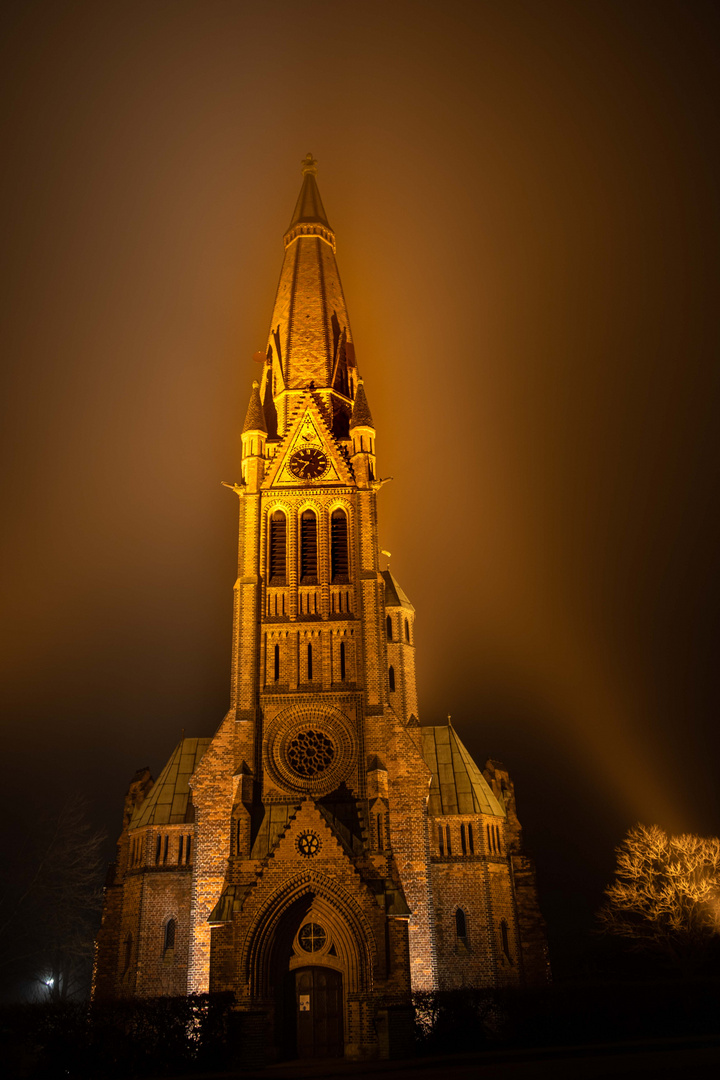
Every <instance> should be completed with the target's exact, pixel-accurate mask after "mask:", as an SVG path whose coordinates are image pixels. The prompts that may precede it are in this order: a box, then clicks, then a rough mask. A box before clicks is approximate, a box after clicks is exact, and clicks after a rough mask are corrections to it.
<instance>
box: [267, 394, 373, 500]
mask: <svg viewBox="0 0 720 1080" xmlns="http://www.w3.org/2000/svg"><path fill="white" fill-rule="evenodd" d="M301 450H311V451H318V452H319V453H321V454H323V455H324V456H325V459H326V462H327V467H326V469H325V471H324V472H323V473H322V474H321V475H320V476H317V477H314V478H312V479H311V480H309V481H308V483H309V484H312V486H317V485H323V484H352V483H354V478H353V474H352V469H351V467H350V465H349V463H348V461H347V459H346V457H345V454H344V452H343V451H342V450H341V448H340V446H339V445H338V443H337V441H336V439H335V437H334V436H333V434H332V432H331V431H330V428H329V427H328V425H327V422H326V420H325V417H324V416H323V414H322V412H321V410H320V408H319V406H318V403H317V402H316V401H315V399H314V397H313V395H312V394H311V393H309V392H308V393H307V394H306V395H305V396H304V397H303V398H302V401H301V405H300V407H299V409H298V410H297V413H296V414H295V418H294V420H293V421H292V423H291V424H290V427H289V429H288V432H287V434H286V435H285V438H284V439H283V441H282V443H281V445H280V446H279V447H278V450H277V452H276V454H275V457H274V459H273V463H272V465H271V466H270V468H269V470H268V473H267V476H266V478H265V481H264V483H263V488H265V489H266V490H267V488H271V487H293V488H297V486H298V479H299V478H298V476H297V475H295V474H294V473H293V472H292V471H291V469H290V461H291V458H292V457H293V455H295V454H296V453H297V452H298V451H301Z"/></svg>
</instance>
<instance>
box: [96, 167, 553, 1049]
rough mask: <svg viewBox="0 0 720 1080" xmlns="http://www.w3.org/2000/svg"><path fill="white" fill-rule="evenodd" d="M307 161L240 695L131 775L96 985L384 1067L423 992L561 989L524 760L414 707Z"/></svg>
mask: <svg viewBox="0 0 720 1080" xmlns="http://www.w3.org/2000/svg"><path fill="white" fill-rule="evenodd" d="M302 172H303V180H302V187H301V190H300V195H299V197H298V200H297V204H296V206H295V211H294V213H293V216H292V220H291V222H290V226H289V228H288V230H287V232H286V233H285V236H284V245H285V255H284V261H283V266H282V272H281V275H280V283H279V285H278V290H277V296H276V299H275V307H274V310H273V315H272V322H271V325H270V334H269V338H268V344H267V349H266V350H265V352H264V353H262V354H258V355H257V356H256V359H259V360H260V361H261V363H262V374H261V376H260V378H259V381H256V382H254V383H253V385H252V390H251V392H250V402H249V405H248V407H247V413H246V416H245V423H244V426H243V430H242V461H241V478H240V480H239V482H238V483H237V484H235V485H233V490H234V492H235V493H236V495H237V497H238V502H239V517H240V526H239V532H240V542H239V557H238V576H237V581H236V583H235V588H234V621H233V639H232V691H231V703H230V709H229V712H228V713H227V715H226V716H225V718H224V720H223V721H222V723H221V724H220V726H219V728H218V730H217V732H216V733H215V735H214V736H213V737H212V738H183V739H182V740H181V742H180V743H179V745H178V746H177V747H176V748H175V750H174V752H173V753H172V755H171V757H170V760H169V761H168V762H167V764H166V766H165V768H164V769H163V770H162V772H161V773H160V775H159V776H158V778H157V779H156V780H153V778H152V777H151V775H150V773H149V770H147V769H145V770H142V771H140V772H138V773H137V774H136V776H135V777H134V778H133V780H132V783H131V784H130V788H129V791H128V793H127V796H126V799H125V809H124V816H123V828H122V833H121V836H120V840H119V842H118V851H117V860H116V862H115V863H114V864H113V866H112V867H111V871H110V875H109V878H108V883H107V886H106V890H105V907H104V914H103V922H102V927H101V930H100V933H99V937H98V941H97V948H96V964H95V976H94V995H95V997H96V998H97V999H112V998H119V997H128V996H133V995H136V996H157V995H178V994H187V993H193V992H197V993H201V992H207V991H211V992H212V991H221V990H231V991H234V993H235V994H236V998H237V1003H238V1009H239V1010H240V1011H245V1012H247V1013H248V1014H250V1013H251V1014H252V1015H253V1016H255V1017H257V1016H258V1015H261V1016H262V1017H263V1018H264V1024H265V1025H266V1031H267V1033H268V1034H267V1037H268V1043H269V1045H271V1047H272V1053H273V1055H274V1056H275V1057H296V1056H299V1057H321V1056H340V1055H343V1054H344V1055H345V1056H347V1057H372V1056H376V1055H378V1054H381V1055H383V1054H387V1053H388V1050H389V1046H390V1043H391V1041H392V1038H393V1030H395V1029H397V1023H395V1028H393V1023H394V1021H393V1017H397V1016H398V1015H401V1014H402V1012H403V1009H404V1010H405V1013H406V1014H407V1006H408V1002H409V998H410V994H411V992H412V991H414V990H431V989H440V990H443V989H451V988H454V987H462V986H476V987H477V986H481V987H483V986H484V987H491V986H497V985H506V984H524V983H525V984H527V983H538V982H542V981H545V980H546V979H547V977H548V965H547V947H546V942H545V934H544V928H543V922H542V918H541V915H540V912H539V908H538V904H537V895H536V888H535V878H534V870H533V865H532V862H531V860H530V858H529V857H528V856H527V855H526V854H525V853H524V851H523V845H522V834H521V829H520V824H519V822H518V818H517V815H516V812H515V795H514V790H513V785H512V782H511V780H510V778H509V776H508V773H507V772H506V770H505V769H504V767H503V766H502V765H500V764H498V763H497V762H495V761H492V760H491V761H488V762H487V764H486V765H485V768H484V769H480V768H479V767H478V765H477V764H476V763H475V762H474V761H473V759H472V757H471V756H470V754H469V753H468V751H467V750H466V748H465V746H464V745H463V743H462V741H461V739H460V736H459V735H458V733H457V732H456V731H455V730H454V728H453V727H452V726H451V725H450V723H448V724H447V725H445V724H441V725H423V724H421V723H420V720H419V715H420V714H419V710H418V704H417V695H416V689H415V630H414V620H415V609H414V608H413V606H412V604H411V602H410V600H409V599H408V597H407V595H406V594H405V592H404V591H403V589H402V587H401V586H400V584H399V582H398V581H397V580H396V579H395V577H394V576H393V574H392V573H391V572H390V570H389V569H386V570H383V569H381V567H380V562H379V545H378V510H377V493H378V491H379V490H380V488H381V487H382V485H383V482H384V481H383V480H382V479H380V477H379V476H378V471H377V464H376V447H375V439H376V431H375V425H374V423H373V418H372V413H371V411H370V407H369V403H368V396H367V395H366V391H365V387H364V385H363V380H362V378H361V376H360V373H359V369H358V363H357V358H356V355H355V347H354V344H353V339H352V334H351V331H350V323H349V320H348V315H347V310H346V307H345V297H344V295H343V290H342V286H341V284H340V276H339V273H338V268H337V263H336V260H335V234H334V232H333V230H332V228H331V226H330V224H329V223H328V220H327V217H326V214H325V210H324V208H323V204H322V201H321V198H320V194H319V191H318V186H317V181H316V174H317V167H316V163H315V161H314V160H313V159H312V157H311V155H308V157H307V159H306V160H305V161H304V162H303V166H302ZM390 1049H391V1047H390Z"/></svg>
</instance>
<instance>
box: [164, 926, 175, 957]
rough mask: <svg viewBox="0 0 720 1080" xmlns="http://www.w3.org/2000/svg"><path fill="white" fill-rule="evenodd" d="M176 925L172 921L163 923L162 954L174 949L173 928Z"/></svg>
mask: <svg viewBox="0 0 720 1080" xmlns="http://www.w3.org/2000/svg"><path fill="white" fill-rule="evenodd" d="M176 926H177V923H176V922H175V920H174V919H168V921H167V922H166V923H165V944H164V946H163V952H169V951H170V949H174V948H175V928H176Z"/></svg>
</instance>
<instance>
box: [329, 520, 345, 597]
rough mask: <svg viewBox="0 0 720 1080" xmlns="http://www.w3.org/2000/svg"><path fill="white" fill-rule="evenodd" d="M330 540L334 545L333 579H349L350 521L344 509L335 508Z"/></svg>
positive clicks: (343, 580)
mask: <svg viewBox="0 0 720 1080" xmlns="http://www.w3.org/2000/svg"><path fill="white" fill-rule="evenodd" d="M330 540H331V546H332V579H333V581H337V582H345V581H349V577H348V565H349V564H348V523H347V517H346V516H345V514H344V513H343V511H342V510H333V512H332V517H331V518H330Z"/></svg>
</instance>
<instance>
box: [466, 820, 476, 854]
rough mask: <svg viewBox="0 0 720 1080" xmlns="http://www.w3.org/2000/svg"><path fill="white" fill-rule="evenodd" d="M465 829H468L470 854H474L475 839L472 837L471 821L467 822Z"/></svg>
mask: <svg viewBox="0 0 720 1080" xmlns="http://www.w3.org/2000/svg"><path fill="white" fill-rule="evenodd" d="M467 831H468V847H469V848H470V854H471V855H474V854H475V840H474V837H473V827H472V824H471V822H468V827H467Z"/></svg>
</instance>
